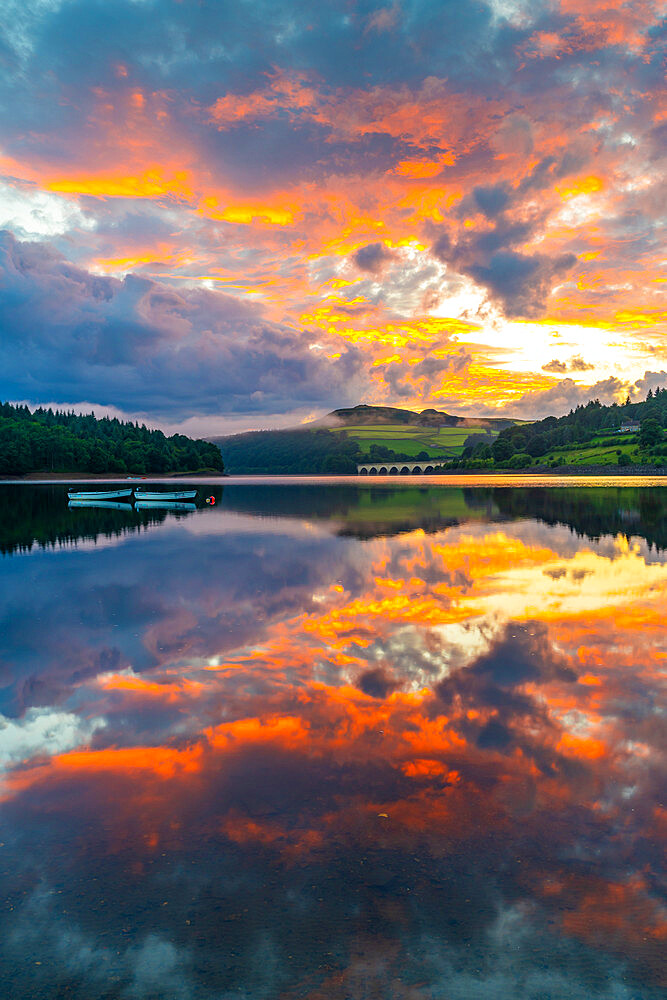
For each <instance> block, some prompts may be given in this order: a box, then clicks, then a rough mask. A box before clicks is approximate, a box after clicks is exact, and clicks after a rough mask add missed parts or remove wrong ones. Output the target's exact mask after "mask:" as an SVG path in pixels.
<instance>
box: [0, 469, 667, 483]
mask: <svg viewBox="0 0 667 1000" xmlns="http://www.w3.org/2000/svg"><path fill="white" fill-rule="evenodd" d="M646 477H650V478H655V479H667V467H666V466H650V465H649V466H647V465H630V466H613V465H612V466H607V465H580V466H567V465H561V466H557V467H550V466H533V467H532V468H530V469H468V468H461V469H447V470H446V471H442V472H432V473H431V472H429V473H420V474H418V475H414V474H410V475H400V474H398V475H397V474H393V475H392V474H391V473H385V474H376V475H367V474H361V473H322V472H310V473H306V472H298V473H283V472H259V473H228V472H219V473H210V472H209V473H207V472H192V473H188V472H179V473H174V474H172V475H164V474H157V473H156V474H155V475H150V474H147V475H142V476H119V475H118V473H113V472H109V473H106V474H105V473H98V472H95V473H93V472H77V473H72V474H71V475H70V474H68V473H66V472H41V473H40V472H30V473H27V474H26V475H24V476H0V483H7V484H21V483H26V484H30V483H34V484H35V485H38V484H42V485H47V484H49V483H53V484H54V485H56V484H63V485H64V484H75V483H115V484H119V483H127V484H136V485H141V484H142V483H159V482H165V483H170V482H172V483H173V482H184V481H187V482H199V481H201V483H202V485H204V483H206V482H209V483H210V482H212V481H218V480H221V481H223V480H229V481H230V483H231V481H237V482H238V481H239V480H241V481H244V482H256V481H262V480H267V479H274V480H281V481H285V480H288V481H289V480H294V481H297V480H313V479H317V480H319V481H323V480H324V481H327V480H331V482H332V483H333V482H336V481H339V482H340V481H341V480H345V481H346V482H349V483H359V484H361V483H364V482H368V481H371V482H373V483H374V484H375V485H377V484H378V483H392V482H400V483H409V482H417V481H418V482H420V483H424V481H425V480H426V481H428V480H438V479H443V478H446V479H450V478H451V479H458V478H468V479H469V478H476V479H491V480H493V479H505V480H506V479H508V478H512V479H513V478H520V479H523V480H531V479H535V480H544V479H545V478H553V479H577V478H582V479H583V478H596V479H608V480H610V481H618V480H623V479H636V478H646Z"/></svg>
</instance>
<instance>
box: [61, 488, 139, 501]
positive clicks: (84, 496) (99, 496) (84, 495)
mask: <svg viewBox="0 0 667 1000" xmlns="http://www.w3.org/2000/svg"><path fill="white" fill-rule="evenodd" d="M67 496H68V498H69V499H70V500H119V499H120V498H121V497H131V496H132V489H129V490H96V491H95V492H79V491H77V490H68V491H67Z"/></svg>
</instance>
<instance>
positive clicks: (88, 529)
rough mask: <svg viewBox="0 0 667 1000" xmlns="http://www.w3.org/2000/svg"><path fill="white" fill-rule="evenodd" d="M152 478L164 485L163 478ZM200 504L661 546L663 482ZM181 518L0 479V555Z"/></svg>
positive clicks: (354, 492) (221, 494) (292, 494)
mask: <svg viewBox="0 0 667 1000" xmlns="http://www.w3.org/2000/svg"><path fill="white" fill-rule="evenodd" d="M147 485H149V484H147V483H142V487H146V486H147ZM153 485H154V488H155V489H167V486H165V484H164V482H162V483H155V484H153ZM95 488H98V487H96V486H92V487H91V489H95ZM99 488H102V487H101V486H100V487H99ZM205 497H213V498H214V500H215V506H213V507H210V508H206V507H205V505H204V498H205ZM198 507H199V508H200V509H202V508H203V509H204V511H205V513H206V515H207V516H215V514H219V513H220V512H222V511H235V512H237V513H244V514H250V515H252V516H253V517H257V518H281V517H282V518H291V519H295V518H296V519H302V520H313V521H315V522H319V523H324V524H326V525H327V526H328V528H329V529H330V530H331V531H334V532H336V533H338V534H340V535H350V536H352V537H355V538H362V539H363V538H373V537H377V536H381V535H394V534H399V533H401V532H408V531H414V530H416V529H421V530H423V531H427V532H436V531H441V530H442V529H444V528H447V527H451V526H454V525H457V524H462V523H464V522H466V521H470V520H480V519H487V520H506V519H509V520H513V519H516V518H526V517H528V518H536V519H540V520H542V521H545V522H546V523H547V524H563V525H567V526H568V527H569V528H571V529H572V530H573V531H574V532H576V533H577V534H579V535H586V536H588V537H589V538H592V539H599V538H602V537H603V536H605V535H606V536H612V537H614V536H616V535H618V534H623V535H626V536H628V537H629V536H632V535H636V536H638V537H640V538H644V539H646V541H647V542H648V543H649V545H651V546H655V547H656V548H657V549H659V550H662V549H665V548H667V488H662V487H625V486H605V487H576V488H573V487H558V488H553V487H551V488H546V487H514V488H512V487H477V488H469V487H466V488H461V487H451V486H450V487H433V486H403V487H398V488H391V487H385V486H376V487H368V486H354V485H347V484H335V485H331V486H327V487H326V488H323V487H322V486H321V485H310V484H304V483H298V484H289V485H286V484H263V485H262V486H261V487H258V486H253V485H248V486H243V485H233V486H226V487H224V488H222V487H219V486H203V487H199V500H198ZM187 516H189V515H188V513H186V512H183V511H166V510H157V509H156V510H134V509H133V508H132V507H130V506H129V505H128V508H127V510H123V511H118V510H104V509H99V508H92V507H91V508H77V509H75V510H69V509H68V507H67V489H66V487H63V486H42V485H40V486H29V485H17V486H3V487H2V488H0V552H2V553H3V554H9V553H12V552H14V551H21V550H28V549H30V548H32V547H33V546H39V547H51V546H55V545H62V544H68V543H72V542H76V541H77V540H78V539H88V540H93V539H95V538H96V537H97V536H98V535H99V536H103V537H107V538H111V537H114V536H120V535H123V534H125V533H127V532H133V531H138V530H141V529H142V528H144V527H147V526H149V525H151V524H160V523H162V522H164V521H165V520H166V519H167V518H174V517H175V518H182V517H187Z"/></svg>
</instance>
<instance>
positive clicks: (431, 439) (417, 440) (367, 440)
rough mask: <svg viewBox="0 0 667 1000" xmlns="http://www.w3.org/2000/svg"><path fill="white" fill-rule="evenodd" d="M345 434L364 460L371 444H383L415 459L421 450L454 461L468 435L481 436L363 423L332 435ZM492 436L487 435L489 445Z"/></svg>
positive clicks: (474, 430)
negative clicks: (361, 453) (357, 446)
mask: <svg viewBox="0 0 667 1000" xmlns="http://www.w3.org/2000/svg"><path fill="white" fill-rule="evenodd" d="M343 431H344V432H345V433H346V434H347V435H348V436H349V437H351V438H354V440H355V441H358V442H359V446H360V448H361V450H362V452H363V454H364V456H365V457H368V456H369V455H370V447H371V445H372V444H377V445H384V447H385V448H391V450H392V451H395V452H398V453H402V454H405V455H412V456H417V455H418V454H419V453H420V451H425V452H427V454H428V455H429V457H432V458H458V457H459V455H461V453H462V451H463V444H464V442H465V440H466V438H467V437H469V435H470V434H484V433H485V429H484V428H483V427H440V428H437V427H413V426H405V425H402V424H400V425H399V424H389V425H388V424H380V425H377V426H374V425H372V424H364V425H360V426H356V427H355V426H352V427H340V428H336V429H335V430H334V433H341V432H343ZM496 436H497V435H496V434H494V433H491V434H489V435H488V439H489V444H491V442H492V441H493V440H494V439H495V438H496Z"/></svg>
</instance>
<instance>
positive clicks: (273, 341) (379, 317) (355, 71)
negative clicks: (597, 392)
mask: <svg viewBox="0 0 667 1000" xmlns="http://www.w3.org/2000/svg"><path fill="white" fill-rule="evenodd" d="M311 7H312V5H311ZM660 18H661V12H660V7H659V4H658V3H657V2H654V0H647V2H644V0H629V2H628V3H625V4H624V5H623V6H622V8H619V9H618V10H616V9H615V8H613V9H612V8H611V7H604V5H602V6H601V5H593V7H591V5H590V4H588V5H587V4H585V3H583V2H581V3H578V2H576V0H575V2H568V3H562V4H560V5H558V4H557V5H555V6H554V4H551V3H535V4H527V3H523V2H522V3H518V4H517V3H501V2H497V0H489V2H484V0H480V2H477V3H473V4H463V5H462V4H460V3H454V2H449V0H448V2H446V3H441V4H439V5H438V6H437V9H436V8H434V6H433V4H432V3H427V2H424V0H415V2H410V3H405V2H396V3H387V2H386V0H385V2H376V0H369V2H364V3H361V4H357V5H352V6H350V5H349V4H348V3H347V2H345V0H333V2H332V3H330V4H327V5H326V7H321V6H320V7H312V9H310V8H309V9H308V10H306V9H305V8H303V6H302V5H299V4H295V3H287V4H285V5H281V6H280V9H276V6H275V4H274V5H272V4H269V3H267V2H266V0H258V2H250V0H240V2H239V3H236V4H234V5H232V4H229V3H227V2H224V3H218V4H215V5H208V6H204V7H197V8H196V10H195V9H193V7H192V5H189V4H175V3H172V2H170V0H147V2H142V3H137V2H134V0H119V2H118V3H116V4H114V5H113V10H111V9H110V8H107V7H105V6H104V5H103V4H102V5H101V4H99V3H96V2H93V0H72V2H67V3H64V2H60V0H53V2H48V3H47V2H36V0H35V2H34V3H28V4H23V3H18V2H15V0H11V2H10V3H9V6H8V7H7V11H6V17H5V18H4V23H3V25H2V27H1V28H0V31H1V32H2V37H1V40H0V46H1V48H0V51H1V52H2V59H1V60H0V93H1V94H2V98H3V100H2V101H0V129H1V133H2V146H1V147H0V226H3V227H5V228H6V229H8V230H9V231H10V232H11V233H12V234H13V235H14V237H15V238H17V239H20V240H34V239H37V240H43V241H44V242H45V244H46V247H45V254H46V256H47V257H48V256H49V255H51V254H53V253H60V254H62V255H63V257H64V258H65V260H66V261H68V262H69V265H68V266H69V267H71V269H72V270H71V275H70V277H69V279H68V281H65V282H64V283H62V284H59V283H58V282H57V281H55V283H54V275H53V273H51V274H50V275H47V274H45V273H43V269H44V266H45V264H44V260H43V261H42V263H41V264H40V265H39V266H38V265H37V264H36V263H35V264H34V266H32V269H31V271H30V274H26V275H25V276H24V280H25V282H26V284H25V286H24V291H27V288H28V286H29V285H30V282H31V281H32V282H33V285H34V287H32V286H31V293H30V294H31V297H34V301H35V309H36V311H35V313H34V314H33V312H31V310H30V309H29V308H28V305H27V302H24V303H23V304H22V305H21V306H20V307H19V304H18V303H17V302H15V301H13V300H14V299H16V297H17V296H18V297H19V298H20V296H21V290H20V289H17V288H16V276H15V275H11V274H10V277H9V278H8V279H7V287H6V290H5V289H4V288H3V290H2V293H1V298H2V299H3V300H5V299H6V301H3V302H2V303H0V305H1V306H2V309H3V321H4V323H5V326H4V328H3V339H4V340H6V349H5V354H4V355H3V358H9V355H10V354H12V353H14V354H15V352H16V351H17V350H19V345H21V349H24V350H25V352H26V373H25V375H24V377H20V373H19V372H18V371H17V368H18V365H17V363H16V362H14V363H10V364H9V367H8V368H7V369H6V371H5V370H3V371H0V396H2V397H4V398H8V397H10V398H13V399H17V398H21V399H26V400H27V401H32V402H39V401H40V400H45V399H46V398H47V396H48V397H49V400H50V401H58V399H61V400H63V401H64V402H65V401H66V402H68V403H71V402H76V401H83V400H85V401H88V402H90V403H92V404H96V405H98V406H102V405H114V406H117V407H119V408H122V409H124V410H125V412H130V413H139V412H141V413H145V414H146V415H148V416H151V417H152V418H154V419H160V420H162V419H165V418H166V417H167V416H168V418H169V419H170V420H172V421H173V422H174V423H178V422H181V423H183V422H184V421H186V420H187V419H192V418H193V417H195V416H196V417H197V419H199V420H201V421H205V420H207V419H209V420H211V421H214V420H215V419H216V418H217V417H218V415H219V414H220V413H228V414H238V413H248V414H257V423H258V425H261V422H262V418H263V419H264V420H265V422H267V423H272V422H273V423H275V422H276V421H278V420H280V418H281V417H282V415H288V414H292V415H293V416H294V415H295V414H299V415H301V414H303V412H304V411H312V412H320V413H322V412H324V411H326V410H327V409H329V408H331V407H332V406H335V405H344V404H345V403H346V402H350V401H354V402H356V401H358V400H360V399H364V400H366V401H368V402H385V403H386V402H389V403H391V402H402V403H404V404H415V405H416V404H417V403H419V402H422V401H423V400H424V399H425V398H427V399H428V401H429V402H431V403H433V404H434V405H436V404H438V403H441V401H442V399H443V398H445V399H447V401H448V405H449V406H450V408H455V407H456V406H460V407H461V409H462V410H464V411H467V410H468V408H469V407H470V406H471V405H474V406H476V407H477V408H478V409H479V408H480V406H482V405H483V406H485V408H486V409H487V410H494V409H498V408H500V409H505V410H508V409H512V407H513V404H514V402H515V401H518V400H519V399H521V398H522V397H523V396H524V395H525V392H526V390H527V389H528V390H529V391H537V390H539V389H545V388H546V389H549V387H550V384H551V386H552V387H553V379H551V383H550V376H554V375H555V376H558V375H564V374H571V375H585V374H586V372H588V371H590V372H591V374H590V376H589V380H590V381H591V382H593V383H595V382H604V381H605V380H607V379H609V378H612V377H614V375H615V373H616V372H617V371H623V372H625V373H626V374H627V377H628V379H629V380H630V381H635V380H637V379H640V378H641V377H642V374H643V371H644V370H646V368H651V367H656V366H657V365H658V364H660V365H662V364H663V363H664V359H665V356H666V352H667V320H666V318H665V314H664V303H663V301H662V284H661V283H660V281H659V277H660V266H661V259H662V258H661V251H662V240H661V233H662V228H661V220H662V217H663V214H664V198H662V197H661V193H662V181H663V168H662V159H661V157H662V151H663V149H664V135H663V133H664V120H663V119H664V112H663V110H662V106H661V96H662V92H663V89H664V74H663V70H662V65H663V64H662V56H663V52H662V48H663V36H662V35H661V33H660V23H661V22H660ZM35 252H36V251H35V250H34V249H33V250H31V251H27V250H24V251H23V253H24V254H26V253H30V254H32V256H33V257H34V255H35ZM53 259H55V257H54V258H53ZM49 266H50V267H51V272H53V268H54V267H55V265H49ZM62 267H65V265H64V264H63V265H62ZM47 270H48V268H47ZM86 274H87V275H88V277H85V275H86ZM114 281H117V282H118V283H117V284H116V283H114ZM93 289H96V291H93ZM214 290H215V291H214ZM52 295H53V308H54V315H53V317H50V318H49V320H48V323H47V322H46V321H44V328H42V325H41V324H42V319H43V312H44V308H45V306H44V303H45V302H46V301H47V300H49V299H50V297H51V296H52ZM70 295H71V302H70V304H69V305H67V304H66V302H65V300H66V299H67V297H68V296H70ZM96 296H97V297H96ZM158 300H160V302H158ZM40 301H41V302H42V314H40V312H39V308H38V306H39V303H40ZM93 303H94V305H93ZM84 317H85V318H84ZM443 319H446V320H449V321H450V322H451V323H452V324H457V323H458V324H461V323H463V324H465V323H466V322H467V323H468V324H470V325H474V335H465V334H463V335H462V339H463V340H464V341H465V342H464V348H463V349H464V353H465V354H466V355H467V356H469V357H470V359H471V360H470V362H469V363H468V364H467V365H466V368H465V372H461V371H458V370H453V369H452V367H451V365H450V366H449V367H443V369H442V371H441V372H440V373H438V374H437V375H436V376H434V377H433V378H432V379H431V380H430V381H425V380H424V379H416V380H415V381H414V386H413V393H412V395H410V392H409V386H410V379H409V378H404V377H403V376H400V377H399V378H397V377H396V373H393V375H392V377H391V378H390V379H389V380H387V381H385V380H384V379H383V378H382V373H381V371H380V370H379V367H378V366H381V365H382V364H385V363H386V359H387V358H388V357H393V356H394V355H396V354H398V356H399V358H400V362H399V364H400V365H403V366H408V365H417V364H420V363H422V362H426V361H429V359H430V358H431V357H432V355H433V354H436V356H439V355H443V356H444V355H445V354H456V353H457V350H456V349H454V350H452V341H453V338H454V337H455V336H460V334H459V332H458V331H456V330H454V328H453V327H452V329H451V330H450V332H449V334H448V335H447V336H442V329H440V330H436V329H435V328H434V327H433V326H429V325H430V324H433V323H434V322H436V321H440V320H443ZM56 320H57V322H56ZM513 320H518V321H520V323H515V322H513ZM543 320H546V321H547V324H548V326H549V327H550V328H553V327H554V326H558V325H559V324H563V325H564V324H567V327H568V337H567V341H568V344H569V348H568V350H569V353H570V355H572V361H571V362H567V361H566V359H565V358H564V357H562V356H561V355H560V354H556V353H555V352H554V347H553V344H552V343H551V342H550V341H549V336H548V333H547V325H546V324H544V325H543ZM86 322H88V323H89V334H88V336H87V337H86V336H84V335H83V334H82V330H83V329H84V327H85V324H86ZM23 323H25V324H27V326H28V327H30V329H31V330H32V331H33V335H34V336H33V339H32V340H30V342H29V341H28V340H27V339H26V336H25V328H24V327H22V325H21V324H23ZM406 327H409V328H410V329H409V330H408V332H407V333H403V332H401V334H400V338H401V342H400V343H397V339H398V338H397V329H399V328H400V329H401V331H403V330H404V329H405V328H406ZM47 328H48V329H47ZM425 328H429V333H428V334H427V335H426V336H424V335H423V334H424V329H425ZM74 329H76V330H77V331H78V332H77V334H76V335H75V334H74V333H73V331H74ZM468 334H470V329H468ZM40 338H45V339H46V340H48V346H47V345H45V344H44V343H42V342H41V340H40ZM75 341H76V345H75V343H74V342H75ZM591 341H595V346H596V350H595V351H592V350H591ZM499 342H501V343H502V352H498V350H497V345H498V344H499ZM3 346H5V345H3ZM397 348H400V349H402V350H403V353H401V350H397ZM57 351H59V352H60V353H61V355H62V359H63V363H62V364H61V365H60V366H59V365H58V363H57V362H54V364H53V365H52V364H51V362H50V360H49V359H50V357H51V356H52V355H51V353H49V352H52V354H53V355H54V356H55V354H56V353H57ZM204 356H206V361H203V360H202V359H203V357H204ZM576 358H585V359H586V362H585V364H587V365H592V366H593V367H591V368H585V367H580V366H579V367H577V364H576V362H575V359H576ZM375 362H378V366H375V367H374V363H375ZM554 362H555V366H554V367H551V366H552V365H553V364H554ZM563 364H568V367H567V368H566V369H563V368H562V367H560V366H561V365H563ZM112 369H113V371H112ZM179 373H180V374H179ZM60 376H62V378H63V391H62V392H60V393H59V394H56V393H54V392H53V391H52V388H51V387H52V386H53V384H54V383H55V382H56V380H57V379H58V378H59V377H60ZM214 382H215V383H216V384H217V390H215V389H214V387H213V383H214ZM302 383H308V386H307V387H304V386H303V385H302ZM156 386H157V388H155V387H156ZM195 387H198V389H199V391H198V390H197V388H195ZM65 388H66V390H67V391H66V392H65V391H64V390H65ZM47 389H49V390H51V391H49V392H48V393H47ZM425 392H426V393H427V395H426V396H425V395H424V393H425ZM166 397H168V399H167V398H166Z"/></svg>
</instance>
